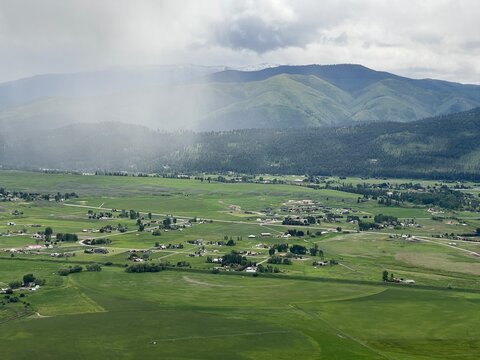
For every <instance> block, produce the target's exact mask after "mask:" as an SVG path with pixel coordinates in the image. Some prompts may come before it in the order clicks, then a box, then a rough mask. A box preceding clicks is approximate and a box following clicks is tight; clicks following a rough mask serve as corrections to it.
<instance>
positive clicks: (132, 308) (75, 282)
mask: <svg viewBox="0 0 480 360" xmlns="http://www.w3.org/2000/svg"><path fill="white" fill-rule="evenodd" d="M209 177H210V178H211V180H209V181H207V180H206V177H202V180H200V178H199V177H198V176H197V178H194V177H191V178H186V179H180V178H162V177H151V176H96V175H95V176H85V175H74V174H46V173H40V172H16V171H0V195H1V199H2V200H3V201H1V202H0V235H1V236H0V288H1V289H2V292H3V294H1V295H0V296H1V298H2V300H1V302H0V351H1V354H2V359H23V358H29V357H32V356H37V355H38V354H50V353H55V357H70V358H99V359H105V358H131V359H135V358H140V357H142V358H147V359H150V358H152V359H153V358H155V359H157V358H162V359H216V358H219V359H220V358H225V357H226V356H228V358H231V359H253V358H265V359H290V358H292V357H295V356H296V357H298V358H301V359H319V358H320V359H476V358H478V353H480V346H479V345H478V344H479V340H480V330H479V328H478V326H477V323H478V319H477V318H478V312H479V310H480V241H478V240H480V237H477V236H478V230H479V228H480V213H479V212H478V210H477V208H476V206H477V205H476V201H477V200H476V199H478V184H475V183H462V184H458V183H441V182H437V181H419V180H415V181H413V180H408V179H405V180H402V179H356V178H342V179H340V178H325V179H321V180H319V179H314V181H311V182H310V181H303V177H302V181H298V180H299V177H293V176H290V177H287V176H284V177H273V176H268V175H264V176H262V177H263V179H265V180H267V181H263V180H262V181H263V182H262V183H260V182H258V181H252V182H248V183H245V182H225V181H216V180H215V177H214V176H213V175H211V176H209ZM273 179H276V181H275V182H276V183H272V181H271V180H273ZM277 182H281V183H277ZM412 182H414V183H415V185H414V186H413V187H411V186H410V185H404V184H410V183H412ZM387 183H388V184H387ZM346 184H352V187H354V188H355V189H357V190H355V191H359V192H363V193H355V192H352V189H351V188H349V187H348V186H347V185H346ZM367 184H368V186H367ZM385 184H386V185H385ZM357 185H358V187H357ZM433 188H435V189H436V190H431V189H433ZM367 191H368V192H369V193H368V194H367ZM456 192H462V194H463V193H465V194H466V193H468V194H469V195H468V196H467V195H465V196H463V197H461V198H460V199H461V200H458V199H459V197H458V196H457V195H458V194H457V193H456ZM373 193H374V195H372V194H373ZM385 194H387V195H385ZM423 194H429V195H431V194H434V195H435V196H436V197H437V198H438V196H440V195H442V194H445V196H446V197H448V198H449V199H450V200H449V202H445V203H443V202H442V203H441V204H442V205H443V206H442V205H439V203H428V204H420V203H419V202H418V201H417V200H418V199H421V200H422V199H424V198H426V196H424V195H423ZM439 194H440V195H439ZM391 199H400V200H401V201H400V200H398V201H397V202H396V203H393V204H390V202H391ZM405 199H407V200H405ZM435 199H436V198H435ZM435 199H434V200H432V201H436V200H435ZM440 200H441V199H440ZM454 201H457V202H454ZM385 202H387V203H388V205H387V204H386V203H385ZM28 274H32V275H33V276H34V281H27V280H25V279H26V278H25V275H28ZM27 278H28V277H27ZM22 279H23V281H22ZM22 283H23V284H22ZM33 283H37V284H36V286H37V287H36V288H34V287H33ZM12 285H13V286H12Z"/></svg>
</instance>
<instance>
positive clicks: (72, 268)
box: [57, 265, 83, 276]
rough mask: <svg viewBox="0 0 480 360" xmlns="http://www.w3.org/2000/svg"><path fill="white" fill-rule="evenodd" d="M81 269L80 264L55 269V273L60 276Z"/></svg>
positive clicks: (80, 270)
mask: <svg viewBox="0 0 480 360" xmlns="http://www.w3.org/2000/svg"><path fill="white" fill-rule="evenodd" d="M82 271H83V267H82V266H80V265H75V266H69V267H68V268H61V269H59V270H58V271H57V274H58V275H60V276H68V275H70V274H75V273H79V272H82Z"/></svg>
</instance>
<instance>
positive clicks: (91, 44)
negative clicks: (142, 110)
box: [0, 0, 480, 83]
mask: <svg viewBox="0 0 480 360" xmlns="http://www.w3.org/2000/svg"><path fill="white" fill-rule="evenodd" d="M479 19H480V1H477V0H463V1H462V0H423V1H422V0H415V1H405V0H357V1H354V0H350V1H349V0H345V1H341V0H337V1H329V0H321V1H320V0H295V1H294V0H291V1H289V0H258V1H248V0H244V1H233V0H171V1H169V0H167V1H162V0H156V1H153V0H152V1H149V0H128V1H127V0H41V1H40V0H0V81H7V80H13V79H17V78H21V77H25V76H30V75H34V74H40V73H52V72H55V73H56V72H71V71H84V70H92V69H96V68H103V67H110V66H130V65H156V64H158V65H160V64H175V63H193V64H202V65H227V66H244V65H250V64H258V63H275V64H310V63H317V64H336V63H358V64H363V65H365V66H368V67H371V68H373V69H376V70H386V71H390V72H394V73H397V74H400V75H405V76H409V77H414V78H423V77H432V78H439V79H445V80H451V81H459V82H465V83H480V20H479Z"/></svg>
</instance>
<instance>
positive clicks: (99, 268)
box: [86, 264, 102, 272]
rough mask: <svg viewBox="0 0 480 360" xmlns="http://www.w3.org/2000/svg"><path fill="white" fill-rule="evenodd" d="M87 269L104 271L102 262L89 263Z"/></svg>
mask: <svg viewBox="0 0 480 360" xmlns="http://www.w3.org/2000/svg"><path fill="white" fill-rule="evenodd" d="M86 269H87V271H92V272H98V271H102V266H101V265H100V264H88V265H87V266H86Z"/></svg>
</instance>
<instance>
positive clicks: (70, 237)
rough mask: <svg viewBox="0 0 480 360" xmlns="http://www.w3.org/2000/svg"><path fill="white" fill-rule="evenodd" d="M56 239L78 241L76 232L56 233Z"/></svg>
mask: <svg viewBox="0 0 480 360" xmlns="http://www.w3.org/2000/svg"><path fill="white" fill-rule="evenodd" d="M56 239H57V241H65V242H76V241H78V235H77V234H70V233H65V234H63V233H57V235H56Z"/></svg>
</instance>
